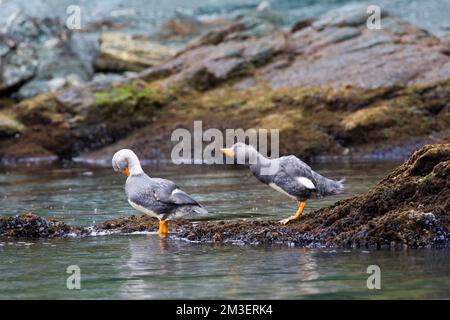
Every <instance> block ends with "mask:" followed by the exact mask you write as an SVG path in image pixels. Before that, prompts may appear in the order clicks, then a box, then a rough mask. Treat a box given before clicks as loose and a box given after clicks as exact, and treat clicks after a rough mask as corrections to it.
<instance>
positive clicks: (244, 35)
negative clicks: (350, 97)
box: [142, 5, 450, 89]
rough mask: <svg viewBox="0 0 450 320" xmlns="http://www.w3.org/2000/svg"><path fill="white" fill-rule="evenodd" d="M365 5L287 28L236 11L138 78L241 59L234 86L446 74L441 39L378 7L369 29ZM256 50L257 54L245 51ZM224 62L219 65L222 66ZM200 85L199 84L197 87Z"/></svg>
mask: <svg viewBox="0 0 450 320" xmlns="http://www.w3.org/2000/svg"><path fill="white" fill-rule="evenodd" d="M366 9H367V6H366V5H350V6H345V7H343V8H342V9H338V10H335V11H331V12H330V13H327V14H324V15H323V16H322V17H320V18H318V19H317V20H316V21H314V22H311V21H306V22H302V23H299V25H298V26H294V27H293V28H292V32H285V31H280V30H279V29H278V28H277V25H276V24H271V23H269V22H268V21H267V20H264V19H261V17H258V16H256V17H255V16H245V17H243V16H241V17H238V18H237V19H236V20H234V21H233V22H232V23H231V24H230V25H228V26H224V27H220V28H216V29H214V30H210V31H208V32H206V33H205V34H204V35H202V36H200V37H197V38H195V39H194V40H192V41H191V42H190V43H189V44H188V45H187V46H186V47H185V48H184V49H182V50H180V51H179V53H178V54H177V55H176V56H175V57H174V58H172V59H169V60H168V61H167V62H164V63H162V64H161V65H159V66H158V67H156V68H152V69H150V70H148V71H147V72H146V73H145V74H143V75H142V76H143V78H144V79H148V80H150V79H151V80H154V79H161V78H163V79H164V80H163V83H164V84H168V85H178V84H186V83H187V84H192V85H193V86H194V87H199V85H198V84H197V83H195V81H193V80H195V79H197V78H198V77H194V79H192V77H193V75H196V72H197V71H199V70H201V71H204V70H207V69H208V65H216V64H220V63H222V62H223V63H224V65H226V64H227V63H229V62H230V61H229V59H230V58H233V59H239V58H244V59H245V60H246V62H247V63H248V66H250V67H251V68H250V69H251V72H248V70H247V72H243V73H240V74H239V77H240V78H242V79H241V81H235V80H236V79H235V78H236V74H235V73H234V72H231V73H229V75H230V77H229V78H227V76H226V75H225V78H223V79H221V81H216V82H215V83H214V85H210V86H208V88H209V89H211V88H213V87H216V86H219V85H221V84H222V83H224V82H227V81H228V80H230V81H233V82H236V84H235V85H236V87H237V88H238V89H243V88H245V89H247V88H249V87H252V86H258V85H262V86H266V85H269V86H270V87H272V88H281V87H299V86H325V87H329V86H332V87H335V88H342V87H345V86H354V87H362V88H381V87H389V86H405V85H408V84H421V85H428V84H432V83H434V82H437V81H443V80H446V79H448V78H449V75H450V56H449V55H447V54H446V53H445V52H447V51H446V48H447V45H446V42H445V41H444V40H442V41H441V40H440V39H438V38H436V37H434V36H432V35H430V34H428V33H427V32H424V31H423V30H421V29H420V28H417V27H415V26H412V25H410V24H408V23H406V22H403V21H401V20H400V19H398V18H396V17H394V16H389V15H388V13H387V12H385V11H382V27H383V28H382V29H381V30H369V29H368V28H367V26H366V24H365V21H366V19H367V16H368V15H367V13H366ZM252 51H257V55H258V58H257V59H248V58H249V57H248V56H247V54H246V53H248V52H252ZM224 68H225V66H224ZM200 87H205V86H204V85H202V86H200Z"/></svg>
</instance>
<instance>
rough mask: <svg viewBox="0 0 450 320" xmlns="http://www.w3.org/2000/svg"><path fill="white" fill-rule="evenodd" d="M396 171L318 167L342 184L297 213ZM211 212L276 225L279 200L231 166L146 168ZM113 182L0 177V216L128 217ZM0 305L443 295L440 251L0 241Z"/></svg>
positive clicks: (77, 172)
mask: <svg viewBox="0 0 450 320" xmlns="http://www.w3.org/2000/svg"><path fill="white" fill-rule="evenodd" d="M395 165H396V163H393V162H369V163H362V162H360V163H318V164H315V165H313V168H315V169H317V170H318V171H319V172H321V173H322V174H324V175H327V176H330V177H333V178H340V177H344V176H345V177H347V189H346V192H345V193H344V194H342V195H340V196H338V197H333V198H327V199H321V200H312V201H310V202H309V203H308V206H307V213H308V212H310V211H311V210H314V209H316V208H318V207H321V206H325V205H328V204H331V203H333V202H334V201H336V200H338V199H340V198H345V197H349V196H351V195H354V194H358V193H361V192H364V191H365V190H367V189H368V188H369V187H370V186H372V185H373V184H374V183H375V182H376V181H378V180H379V179H380V178H381V177H382V176H384V175H385V174H386V173H387V172H389V171H390V170H391V169H392V168H393V167H394V166H395ZM145 170H146V171H147V172H148V173H150V174H151V175H154V176H159V177H165V178H169V179H172V180H175V181H176V182H177V183H178V184H179V185H180V186H181V187H182V188H183V189H185V190H186V191H188V192H190V193H191V194H192V195H194V196H195V197H196V199H198V200H199V201H201V202H202V203H203V204H204V205H205V206H207V207H208V208H209V209H210V210H211V211H212V212H213V213H212V215H211V217H209V218H210V219H235V218H244V217H245V218H268V217H271V218H282V217H286V216H288V215H290V214H291V213H292V212H293V211H294V210H295V203H293V202H292V201H291V200H289V199H287V198H286V196H284V195H282V194H278V193H276V192H275V191H274V190H272V189H271V188H269V187H267V186H265V185H263V184H261V183H259V182H258V181H256V180H255V179H254V178H253V177H252V176H251V175H250V174H249V172H248V171H246V170H243V169H240V168H231V167H225V166H222V167H217V166H215V167H211V166H184V167H182V168H181V167H176V166H152V167H146V168H145ZM123 184H124V177H123V176H121V175H118V174H115V173H113V171H112V170H111V169H110V168H109V167H106V168H100V167H90V166H83V165H77V166H72V165H70V166H54V165H52V166H16V167H6V168H5V167H3V168H0V190H1V193H0V206H1V208H2V210H1V211H2V213H3V214H4V213H8V214H11V215H13V214H16V213H20V212H23V211H27V210H28V211H29V210H31V211H33V212H35V213H38V214H40V215H43V216H48V217H49V216H54V217H58V218H60V219H63V220H64V221H66V222H68V223H70V224H74V225H75V224H77V225H86V226H87V225H91V224H93V223H94V222H96V223H98V222H101V221H104V220H106V219H110V218H117V217H120V216H125V215H131V214H135V213H136V212H135V211H134V210H133V209H132V208H130V206H129V205H128V204H127V202H126V199H125V195H124V191H123ZM373 264H375V265H378V266H379V267H380V268H381V286H382V287H381V290H368V289H367V287H366V280H367V277H368V276H369V274H367V273H366V270H367V267H368V266H369V265H373ZM70 265H78V266H79V267H80V269H81V290H68V289H67V287H66V280H67V277H68V276H69V274H67V273H66V269H67V267H68V266H70ZM0 274H1V275H2V277H0V299H18V298H50V299H54V298H56V299H64V298H95V299H106V298H117V299H129V298H136V299H157V298H171V299H173V298H189V299H197V298H230V299H231V298H237V299H239V298H241V299H245V298H247V299H248V298H273V299H278V298H287V299H289V298H295V299H299V298H302V299H320V298H364V299H380V298H397V299H403V298H438V299H441V298H447V299H448V298H450V289H449V288H450V257H449V250H431V249H423V250H407V251H365V250H330V249H307V248H288V247H286V246H270V247H247V246H233V245H226V246H224V245H211V244H192V243H187V242H183V241H180V240H174V239H167V240H160V239H159V238H158V236H157V235H156V234H153V233H152V234H131V235H110V236H97V237H87V238H82V239H52V240H48V239H39V240H36V239H16V240H8V239H1V240H0Z"/></svg>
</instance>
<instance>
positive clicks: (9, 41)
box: [0, 34, 38, 92]
mask: <svg viewBox="0 0 450 320" xmlns="http://www.w3.org/2000/svg"><path fill="white" fill-rule="evenodd" d="M37 66H38V60H37V55H36V51H35V49H34V48H33V47H32V46H31V45H30V44H29V43H26V42H18V41H15V40H14V39H13V38H11V37H9V36H8V35H4V34H3V35H2V34H0V92H1V91H7V90H11V89H13V88H15V87H18V86H20V85H21V84H23V83H24V82H25V81H27V80H29V79H30V78H32V77H33V76H34V75H35V74H36V71H37Z"/></svg>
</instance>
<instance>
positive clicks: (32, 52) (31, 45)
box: [0, 12, 96, 99]
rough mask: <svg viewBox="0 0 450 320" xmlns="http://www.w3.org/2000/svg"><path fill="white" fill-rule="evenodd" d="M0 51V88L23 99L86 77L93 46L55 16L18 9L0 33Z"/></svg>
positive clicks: (88, 40)
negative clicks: (36, 16) (44, 16)
mask: <svg viewBox="0 0 450 320" xmlns="http://www.w3.org/2000/svg"><path fill="white" fill-rule="evenodd" d="M5 43H6V45H5ZM8 48H9V49H8ZM0 52H2V53H3V54H2V55H0V91H1V90H7V91H8V93H14V97H16V98H19V99H24V98H29V97H32V96H35V95H37V94H39V93H41V92H47V91H51V90H56V89H59V88H62V87H67V86H79V85H80V84H81V83H84V82H85V81H87V80H89V79H90V78H91V77H92V73H93V69H92V67H91V60H92V58H90V57H92V56H94V55H95V54H96V48H95V40H94V39H92V37H88V36H86V37H80V36H79V35H77V34H76V33H72V32H69V31H68V30H67V29H65V28H64V25H63V24H62V23H61V21H59V20H58V19H53V18H52V19H51V18H44V19H36V18H32V17H29V16H26V15H25V14H23V13H21V12H19V13H17V14H16V15H15V16H14V19H12V20H11V22H10V24H9V25H8V27H7V30H6V33H5V34H3V35H0ZM16 89H19V90H18V92H16V93H15V92H14V91H15V90H16Z"/></svg>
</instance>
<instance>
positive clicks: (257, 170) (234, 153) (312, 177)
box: [221, 142, 345, 224]
mask: <svg viewBox="0 0 450 320" xmlns="http://www.w3.org/2000/svg"><path fill="white" fill-rule="evenodd" d="M221 151H222V153H223V154H224V155H225V156H227V157H230V158H234V159H235V160H238V159H240V160H241V162H243V163H242V164H245V165H248V166H249V168H250V171H251V172H252V173H253V175H254V176H255V177H256V178H257V179H258V180H259V181H261V182H263V183H265V184H267V185H269V186H270V187H272V188H273V189H275V190H276V191H278V192H281V193H283V194H285V195H287V196H289V197H290V198H292V199H294V200H296V201H297V203H298V209H297V211H296V212H295V214H294V215H292V216H290V217H288V218H285V219H283V220H281V221H280V223H282V224H287V223H290V222H292V221H296V220H298V219H299V218H300V217H301V216H302V214H303V210H304V209H305V205H306V200H308V199H309V198H312V197H314V196H319V197H320V196H329V195H333V194H338V193H340V192H342V190H343V189H344V184H343V182H344V181H345V179H342V180H339V181H335V180H331V179H328V178H326V177H324V176H322V175H320V174H318V173H317V172H315V171H314V170H312V169H311V167H310V166H308V165H307V164H306V163H304V162H303V161H302V160H300V159H299V158H297V157H296V156H292V155H291V156H285V157H280V158H276V159H268V158H266V157H264V156H263V155H262V154H260V153H259V152H258V151H257V150H256V149H255V148H254V147H253V146H251V145H246V144H244V143H241V142H238V143H235V144H234V145H233V146H232V147H231V148H224V149H221ZM265 169H266V170H265ZM267 169H272V170H267Z"/></svg>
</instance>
